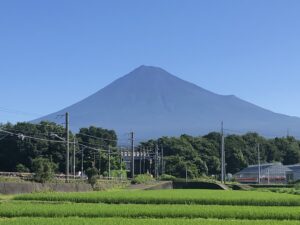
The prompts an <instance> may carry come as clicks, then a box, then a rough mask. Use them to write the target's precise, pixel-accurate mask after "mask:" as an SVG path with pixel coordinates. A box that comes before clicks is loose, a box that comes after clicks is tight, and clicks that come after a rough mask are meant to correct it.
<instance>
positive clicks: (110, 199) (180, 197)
mask: <svg viewBox="0 0 300 225" xmlns="http://www.w3.org/2000/svg"><path fill="white" fill-rule="evenodd" d="M15 199H16V200H38V201H70V202H77V203H108V204H129V203H132V204H201V205H257V206H300V196H295V195H290V194H279V193H272V192H255V191H248V192H246V191H217V190H156V191H115V192H89V193H34V194H25V195H19V196H16V197H15Z"/></svg>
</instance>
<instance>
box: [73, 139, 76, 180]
mask: <svg viewBox="0 0 300 225" xmlns="http://www.w3.org/2000/svg"><path fill="white" fill-rule="evenodd" d="M75 141H76V139H75V136H74V143H73V177H74V180H75V179H76V165H75V163H76V158H75V154H76V142H75Z"/></svg>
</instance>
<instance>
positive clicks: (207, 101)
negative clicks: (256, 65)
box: [35, 66, 300, 139]
mask: <svg viewBox="0 0 300 225" xmlns="http://www.w3.org/2000/svg"><path fill="white" fill-rule="evenodd" d="M65 112H69V114H70V121H71V129H72V130H78V129H79V128H81V127H89V126H91V125H93V126H97V127H102V128H107V129H113V130H115V131H116V132H117V134H119V135H123V136H124V134H125V133H128V132H130V131H134V132H135V133H136V136H137V137H139V138H142V139H147V138H155V137H160V136H177V135H180V134H184V133H185V134H190V135H201V134H206V133H208V132H210V131H219V130H220V124H221V121H224V124H225V127H226V128H228V129H231V130H237V131H241V132H247V131H255V132H258V133H260V134H261V135H264V136H267V137H271V136H283V135H285V134H286V131H287V129H289V130H290V131H291V132H293V134H295V135H298V134H300V118H297V117H290V116H286V115H282V114H277V113H274V112H271V111H269V110H266V109H264V108H261V107H258V106H256V105H254V104H251V103H249V102H246V101H243V100H241V99H239V98H237V97H235V96H234V95H219V94H215V93H212V92H210V91H208V90H205V89H203V88H201V87H199V86H197V85H195V84H192V83H190V82H187V81H184V80H182V79H180V78H178V77H176V76H174V75H172V74H170V73H168V72H167V71H165V70H163V69H161V68H158V67H152V66H140V67H138V68H137V69H135V70H133V71H132V72H130V73H129V74H127V75H125V76H123V77H121V78H119V79H117V80H116V81H114V82H113V83H111V84H110V85H108V86H106V87H105V88H103V89H101V90H100V91H98V92H97V93H95V94H93V95H91V96H89V97H87V98H85V99H84V100H82V101H80V102H78V103H75V104H73V105H71V106H69V107H67V108H65V109H63V110H61V111H58V112H55V113H53V114H50V115H47V116H45V117H42V118H39V119H37V120H35V122H37V121H41V120H48V121H54V122H55V121H57V115H61V114H63V113H65Z"/></svg>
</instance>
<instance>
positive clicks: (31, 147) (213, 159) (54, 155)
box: [0, 122, 300, 178]
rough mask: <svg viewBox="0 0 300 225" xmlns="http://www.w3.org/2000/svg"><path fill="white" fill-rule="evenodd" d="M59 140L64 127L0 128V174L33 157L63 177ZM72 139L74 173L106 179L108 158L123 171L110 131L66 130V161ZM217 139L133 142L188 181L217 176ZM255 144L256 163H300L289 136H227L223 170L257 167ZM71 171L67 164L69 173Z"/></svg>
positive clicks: (22, 168)
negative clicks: (157, 151)
mask: <svg viewBox="0 0 300 225" xmlns="http://www.w3.org/2000/svg"><path fill="white" fill-rule="evenodd" d="M64 138H65V129H64V127H63V126H60V125H57V124H55V123H51V122H41V123H39V124H31V123H17V124H15V125H12V124H10V123H7V124H2V125H0V171H9V172H11V171H19V172H32V171H33V170H34V165H33V162H34V159H37V158H42V159H48V160H49V161H51V162H53V163H54V164H55V165H56V166H55V168H57V169H56V170H57V171H56V172H57V173H65V170H66V143H65V141H64ZM74 140H75V151H76V155H75V157H76V160H75V162H76V164H75V166H76V171H81V170H82V169H81V166H82V165H81V164H82V159H83V168H84V171H85V170H87V169H88V168H96V169H97V170H98V171H99V172H100V174H101V175H104V176H107V175H108V170H109V169H108V168H109V165H108V161H109V160H108V159H109V158H110V170H111V171H113V170H120V169H121V167H122V169H125V165H124V163H122V162H121V155H120V151H119V148H118V147H117V144H118V141H117V135H116V133H115V131H113V130H106V129H103V128H97V127H88V128H81V129H80V131H79V132H78V133H72V132H70V156H71V158H70V162H72V161H73V160H72V151H73V146H74V145H73V143H74ZM220 140H221V136H220V133H217V132H212V133H209V134H207V135H205V136H199V137H192V136H189V135H182V136H180V137H162V138H159V139H156V140H149V141H146V142H142V143H140V144H138V146H137V150H141V149H147V150H150V151H152V153H154V152H155V149H156V148H159V149H160V151H161V149H163V152H164V171H165V173H166V174H169V175H173V176H175V177H185V175H186V170H187V172H188V177H189V178H197V177H200V176H211V175H219V174H220V168H221V162H220V142H221V141H220ZM258 144H260V158H261V162H262V163H263V162H282V163H283V164H285V165H288V164H296V163H299V161H300V142H299V141H298V140H296V139H295V138H294V137H281V138H274V139H266V138H264V137H262V136H259V135H258V134H257V133H247V134H245V135H227V136H226V138H225V152H226V172H227V173H231V174H234V173H236V172H238V171H240V170H242V169H243V168H245V167H247V166H248V165H253V164H257V163H258V157H257V156H258V154H257V145H258ZM109 149H110V150H109ZM108 150H109V152H110V154H108ZM82 153H83V154H82ZM154 162H155V160H153V163H154ZM71 168H72V164H71V166H70V171H71ZM154 168H155V166H154V165H152V167H151V168H149V167H148V169H147V170H148V171H149V172H151V173H152V174H154Z"/></svg>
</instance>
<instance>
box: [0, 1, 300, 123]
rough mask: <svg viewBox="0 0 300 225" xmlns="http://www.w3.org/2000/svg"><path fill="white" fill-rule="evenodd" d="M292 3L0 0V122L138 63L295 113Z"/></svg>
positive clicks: (297, 79)
mask: <svg viewBox="0 0 300 225" xmlns="http://www.w3.org/2000/svg"><path fill="white" fill-rule="evenodd" d="M299 12H300V1H299V0H281V1H278V0H235V1H233V0H218V1H217V0H206V1H204V0H180V1H179V0H169V1H168V0H126V1H124V0H106V1H104V0H102V1H100V0H94V1H92V0H89V1H79V0H51V1H50V0H49V1H40V0H35V1H32V0H26V1H23V0H18V1H17V0H9V1H0V78H1V79H0V82H1V83H0V85H1V86H0V122H6V121H11V122H16V121H24V120H31V119H34V118H36V117H38V116H41V115H45V114H48V113H52V112H54V111H57V110H59V109H62V108H64V107H66V106H69V105H70V104H72V103H75V102H77V101H79V100H81V99H83V98H85V97H87V96H88V95H90V94H92V93H94V92H96V91H98V90H99V89H101V88H103V87H104V86H106V85H107V84H109V83H110V82H112V81H113V80H115V79H116V78H118V77H120V76H122V75H125V74H127V73H128V72H130V71H131V70H133V69H134V68H135V67H138V66H140V65H142V64H144V65H153V66H159V67H162V68H164V69H166V70H167V71H169V72H171V73H172V74H174V75H177V76H179V77H180V78H182V79H185V80H188V81H191V82H193V83H195V84H197V85H199V86H201V87H203V88H206V89H209V90H211V91H214V92H216V93H219V94H234V95H236V96H238V97H240V98H242V99H245V100H247V101H250V102H252V103H255V104H257V105H259V106H263V107H265V108H268V109H270V110H272V111H275V112H280V113H284V114H289V115H294V116H299V117H300V88H299V87H300V13H299Z"/></svg>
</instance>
